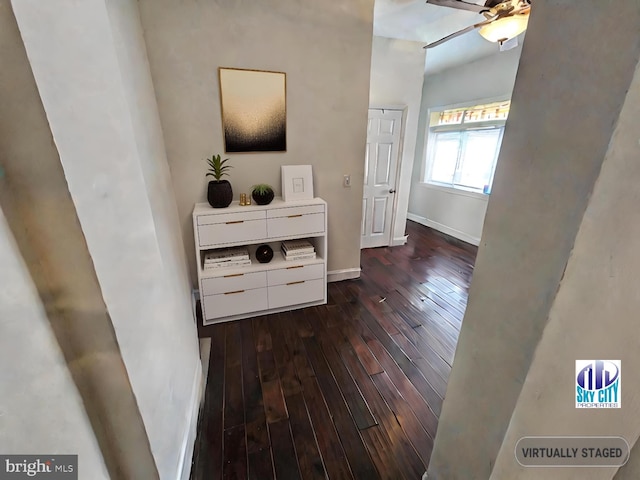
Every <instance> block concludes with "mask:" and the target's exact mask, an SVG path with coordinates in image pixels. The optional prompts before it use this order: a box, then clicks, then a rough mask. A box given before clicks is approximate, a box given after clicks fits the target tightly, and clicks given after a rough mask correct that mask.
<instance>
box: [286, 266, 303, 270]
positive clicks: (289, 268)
mask: <svg viewBox="0 0 640 480" xmlns="http://www.w3.org/2000/svg"><path fill="white" fill-rule="evenodd" d="M294 268H304V265H296V266H295V267H287V270H293V269H294Z"/></svg>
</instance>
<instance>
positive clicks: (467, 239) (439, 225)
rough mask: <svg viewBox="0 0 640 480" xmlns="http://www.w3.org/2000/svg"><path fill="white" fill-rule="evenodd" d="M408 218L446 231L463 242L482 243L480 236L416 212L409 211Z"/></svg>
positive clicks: (440, 230)
mask: <svg viewBox="0 0 640 480" xmlns="http://www.w3.org/2000/svg"><path fill="white" fill-rule="evenodd" d="M407 219H409V220H413V221H414V222H417V223H419V224H421V225H424V226H426V227H431V228H433V229H434V230H438V231H439V232H442V233H446V234H447V235H451V236H452V237H455V238H457V239H458V240H462V241H463V242H467V243H470V244H471V245H475V246H478V245H480V238H479V237H474V236H472V235H469V234H468V233H465V232H462V231H460V230H456V229H455V228H451V227H448V226H447V225H443V224H442V223H438V222H434V221H433V220H429V219H428V218H425V217H421V216H420V215H416V214H415V213H407Z"/></svg>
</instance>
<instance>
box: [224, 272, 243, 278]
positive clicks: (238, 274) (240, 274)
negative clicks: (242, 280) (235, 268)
mask: <svg viewBox="0 0 640 480" xmlns="http://www.w3.org/2000/svg"><path fill="white" fill-rule="evenodd" d="M242 276H244V273H234V274H232V275H225V276H224V277H222V278H231V277H242Z"/></svg>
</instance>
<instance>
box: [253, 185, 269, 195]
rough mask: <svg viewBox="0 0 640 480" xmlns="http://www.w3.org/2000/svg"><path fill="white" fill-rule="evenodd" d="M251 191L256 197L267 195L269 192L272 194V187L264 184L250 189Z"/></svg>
mask: <svg viewBox="0 0 640 480" xmlns="http://www.w3.org/2000/svg"><path fill="white" fill-rule="evenodd" d="M251 191H252V193H255V194H256V195H268V194H269V192H273V187H271V185H267V184H266V183H259V184H257V185H254V186H253V187H251Z"/></svg>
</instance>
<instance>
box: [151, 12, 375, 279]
mask: <svg viewBox="0 0 640 480" xmlns="http://www.w3.org/2000/svg"><path fill="white" fill-rule="evenodd" d="M140 13H141V19H142V25H143V28H144V34H145V40H146V42H147V51H148V53H149V61H150V65H151V74H152V78H153V82H154V85H155V91H156V96H157V99H158V107H159V111H160V119H161V122H162V128H163V131H164V137H165V144H166V148H167V157H168V159H169V165H170V168H171V175H172V179H173V184H174V188H175V192H176V199H177V204H178V211H179V216H180V223H181V227H182V233H183V238H184V242H185V246H186V249H187V252H188V257H189V261H190V266H191V273H192V282H193V285H195V284H196V281H195V253H194V241H193V224H192V220H191V218H192V217H191V214H192V211H193V206H194V204H195V203H197V202H206V187H207V182H208V179H207V178H206V177H205V173H206V171H207V165H206V160H205V159H206V157H210V156H211V155H212V153H221V154H222V155H223V158H225V157H229V158H231V160H230V164H231V165H232V166H233V169H232V170H231V172H230V174H231V175H230V177H229V181H230V182H231V185H232V187H233V191H234V197H235V199H237V198H238V197H239V194H240V193H242V192H245V193H247V192H249V188H250V187H251V185H253V184H256V183H262V182H264V183H269V184H271V185H273V187H274V189H275V190H276V194H279V193H280V187H281V180H280V166H281V165H287V164H311V165H313V174H314V184H315V185H314V186H315V188H314V193H315V194H316V196H320V197H323V198H324V199H325V200H327V202H328V211H329V216H328V220H329V221H328V223H329V225H328V237H329V238H328V241H329V255H328V256H329V258H328V268H329V270H330V271H336V270H352V271H353V272H354V274H355V275H358V274H359V266H360V216H361V204H362V182H361V181H360V182H359V181H358V179H361V178H363V175H364V173H363V172H364V154H365V144H366V122H367V107H368V85H369V74H370V62H371V35H372V30H373V27H372V18H373V0H358V1H354V2H343V1H341V0H327V1H323V2H318V1H314V0H303V1H300V2H294V3H291V2H280V1H278V0H268V1H262V2H228V1H210V2H201V1H195V0H186V1H182V2H176V1H174V0H141V1H140ZM219 67H237V68H247V69H261V70H271V71H280V72H285V73H286V74H287V78H286V81H287V151H286V152H284V153H249V154H229V155H225V154H224V142H223V137H222V121H221V113H220V96H219V85H218V68H219ZM344 174H351V176H352V178H353V179H354V182H353V186H352V187H351V188H343V187H342V178H343V175H344ZM192 259H193V260H192Z"/></svg>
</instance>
